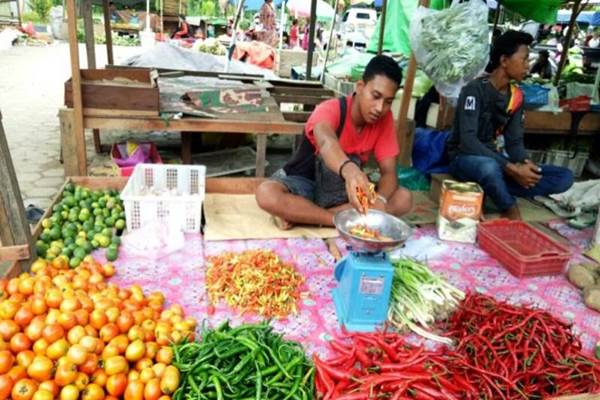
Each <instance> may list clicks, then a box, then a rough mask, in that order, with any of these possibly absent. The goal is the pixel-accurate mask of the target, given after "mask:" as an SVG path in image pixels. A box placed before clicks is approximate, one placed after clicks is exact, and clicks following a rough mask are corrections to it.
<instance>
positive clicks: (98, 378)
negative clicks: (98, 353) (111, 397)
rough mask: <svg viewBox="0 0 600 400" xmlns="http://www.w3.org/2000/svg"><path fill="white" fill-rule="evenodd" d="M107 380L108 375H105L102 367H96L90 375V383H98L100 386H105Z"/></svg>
mask: <svg viewBox="0 0 600 400" xmlns="http://www.w3.org/2000/svg"><path fill="white" fill-rule="evenodd" d="M107 380H108V375H106V372H104V370H103V369H97V370H96V372H94V375H93V376H92V379H91V381H92V383H96V384H98V385H100V386H101V387H104V386H106V381H107Z"/></svg>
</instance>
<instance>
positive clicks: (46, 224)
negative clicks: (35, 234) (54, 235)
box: [42, 218, 52, 228]
mask: <svg viewBox="0 0 600 400" xmlns="http://www.w3.org/2000/svg"><path fill="white" fill-rule="evenodd" d="M42 227H43V228H51V227H52V221H51V220H50V219H49V218H44V219H43V220H42Z"/></svg>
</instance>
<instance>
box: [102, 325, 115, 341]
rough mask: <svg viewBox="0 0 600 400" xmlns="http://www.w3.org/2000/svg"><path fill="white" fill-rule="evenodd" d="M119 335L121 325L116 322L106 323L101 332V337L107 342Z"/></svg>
mask: <svg viewBox="0 0 600 400" xmlns="http://www.w3.org/2000/svg"><path fill="white" fill-rule="evenodd" d="M118 335H119V327H118V326H117V325H116V324H113V323H108V324H106V325H104V326H103V327H102V328H101V329H100V332H99V336H100V339H102V340H103V341H104V342H105V343H108V342H110V341H111V340H112V339H114V338H115V337H117V336H118Z"/></svg>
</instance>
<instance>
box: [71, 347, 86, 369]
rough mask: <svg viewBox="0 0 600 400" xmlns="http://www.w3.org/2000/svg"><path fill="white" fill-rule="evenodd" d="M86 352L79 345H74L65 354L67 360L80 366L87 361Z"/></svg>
mask: <svg viewBox="0 0 600 400" xmlns="http://www.w3.org/2000/svg"><path fill="white" fill-rule="evenodd" d="M87 356H88V352H87V351H86V350H85V349H84V348H83V346H82V345H80V344H74V345H73V346H71V347H70V348H69V351H68V352H67V359H68V360H69V361H71V362H72V363H74V364H75V365H81V364H83V363H84V362H85V361H86V360H87Z"/></svg>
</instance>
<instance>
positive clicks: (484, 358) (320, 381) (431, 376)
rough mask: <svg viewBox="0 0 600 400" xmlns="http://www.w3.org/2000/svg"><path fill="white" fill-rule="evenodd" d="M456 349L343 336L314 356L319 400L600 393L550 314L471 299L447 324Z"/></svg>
mask: <svg viewBox="0 0 600 400" xmlns="http://www.w3.org/2000/svg"><path fill="white" fill-rule="evenodd" d="M443 328H445V330H446V332H447V335H448V336H450V337H452V338H454V339H455V343H456V347H455V348H453V349H448V348H445V347H440V348H438V349H437V350H426V349H425V348H424V347H423V346H413V345H411V344H409V343H407V342H406V341H405V339H404V338H403V337H402V336H400V335H398V334H397V333H391V332H387V333H386V332H378V333H353V334H348V333H344V335H343V336H341V337H340V338H338V339H336V340H333V341H331V342H330V343H329V345H330V347H331V350H332V352H333V356H332V357H331V358H330V359H328V360H326V361H323V360H321V359H319V358H318V357H317V356H316V355H315V356H314V363H315V367H316V371H317V375H316V380H315V382H316V389H317V393H318V396H319V399H324V400H327V399H337V400H371V399H383V400H388V399H389V400H409V399H423V400H438V399H440V400H441V399H444V400H453V399H486V400H492V399H494V400H496V399H498V400H501V399H507V400H509V399H510V400H513V399H523V400H525V399H532V400H533V399H544V398H549V397H552V396H555V395H559V394H560V395H567V394H579V393H599V392H600V363H599V362H598V361H594V360H593V359H591V358H589V357H586V356H584V355H583V354H582V353H581V343H580V342H579V340H578V339H577V338H576V337H575V336H573V334H572V332H571V330H570V327H569V325H567V324H565V323H563V322H561V321H559V320H557V319H556V318H554V317H553V316H552V315H550V314H549V313H547V312H545V311H540V310H533V309H531V308H527V307H516V306H512V305H509V304H507V303H501V302H498V301H496V300H495V299H493V298H492V297H489V296H485V295H480V294H469V295H467V297H466V298H465V300H464V301H463V303H461V306H460V307H459V308H458V309H457V311H456V312H455V313H454V314H453V315H452V316H451V317H450V318H449V319H448V321H447V322H446V323H445V324H444V326H443Z"/></svg>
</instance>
